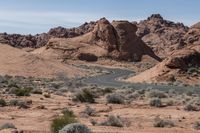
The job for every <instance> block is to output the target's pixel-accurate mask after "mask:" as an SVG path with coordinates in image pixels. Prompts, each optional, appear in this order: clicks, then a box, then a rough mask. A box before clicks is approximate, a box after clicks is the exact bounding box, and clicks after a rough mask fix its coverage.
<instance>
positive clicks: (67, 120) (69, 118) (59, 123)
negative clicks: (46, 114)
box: [51, 110, 77, 133]
mask: <svg viewBox="0 0 200 133" xmlns="http://www.w3.org/2000/svg"><path fill="white" fill-rule="evenodd" d="M62 113H63V115H62V116H58V117H57V118H55V119H53V121H52V123H51V131H52V132H53V133H58V132H59V130H61V129H62V128H63V127H65V126H66V125H68V124H71V123H76V122H77V120H76V119H75V116H74V114H73V112H71V111H69V110H65V111H63V112H62Z"/></svg>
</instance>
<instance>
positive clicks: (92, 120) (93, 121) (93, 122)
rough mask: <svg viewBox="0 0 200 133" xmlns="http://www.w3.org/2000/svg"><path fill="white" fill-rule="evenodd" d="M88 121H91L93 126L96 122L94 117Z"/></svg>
mask: <svg viewBox="0 0 200 133" xmlns="http://www.w3.org/2000/svg"><path fill="white" fill-rule="evenodd" d="M90 123H91V124H92V125H93V126H95V125H97V124H98V123H97V121H95V120H94V119H91V120H90Z"/></svg>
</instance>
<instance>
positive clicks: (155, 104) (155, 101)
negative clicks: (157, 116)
mask: <svg viewBox="0 0 200 133" xmlns="http://www.w3.org/2000/svg"><path fill="white" fill-rule="evenodd" d="M149 104H150V106H153V107H162V101H161V99H159V98H156V99H151V100H150V103H149Z"/></svg>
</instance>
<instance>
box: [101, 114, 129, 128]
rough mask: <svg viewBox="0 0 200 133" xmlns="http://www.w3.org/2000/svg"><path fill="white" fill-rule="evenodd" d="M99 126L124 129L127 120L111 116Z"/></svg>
mask: <svg viewBox="0 0 200 133" xmlns="http://www.w3.org/2000/svg"><path fill="white" fill-rule="evenodd" d="M99 125H101V126H114V127H124V126H127V125H128V120H124V119H122V118H121V117H119V116H114V115H111V116H109V117H108V119H107V120H106V121H104V122H102V123H100V124H99Z"/></svg>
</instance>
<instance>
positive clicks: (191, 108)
mask: <svg viewBox="0 0 200 133" xmlns="http://www.w3.org/2000/svg"><path fill="white" fill-rule="evenodd" d="M184 110H186V111H199V107H198V106H197V105H195V104H194V103H188V104H187V105H185V107H184Z"/></svg>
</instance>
